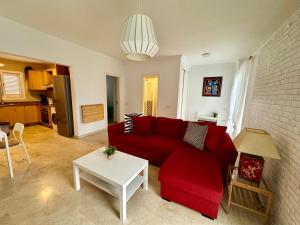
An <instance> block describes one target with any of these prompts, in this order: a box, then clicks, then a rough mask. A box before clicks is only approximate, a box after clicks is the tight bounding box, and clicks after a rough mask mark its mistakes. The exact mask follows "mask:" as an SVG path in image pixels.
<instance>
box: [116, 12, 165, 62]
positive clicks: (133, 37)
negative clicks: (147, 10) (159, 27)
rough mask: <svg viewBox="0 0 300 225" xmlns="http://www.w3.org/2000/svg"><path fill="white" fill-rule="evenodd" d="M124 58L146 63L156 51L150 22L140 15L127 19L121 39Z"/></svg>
mask: <svg viewBox="0 0 300 225" xmlns="http://www.w3.org/2000/svg"><path fill="white" fill-rule="evenodd" d="M120 44H121V47H122V49H123V51H124V52H125V54H126V57H127V58H128V59H131V60H135V61H146V60H148V59H150V58H152V57H153V56H154V55H155V54H156V53H157V51H158V49H159V48H158V45H157V41H156V37H155V33H154V28H153V24H152V20H151V19H150V18H149V17H148V16H146V15H142V14H135V15H132V16H129V17H128V20H127V21H126V24H125V29H124V32H123V35H122V39H121V43H120Z"/></svg>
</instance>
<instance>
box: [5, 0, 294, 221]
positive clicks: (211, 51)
mask: <svg viewBox="0 0 300 225" xmlns="http://www.w3.org/2000/svg"><path fill="white" fill-rule="evenodd" d="M15 4H16V3H15V2H14V1H3V3H2V5H1V9H0V27H1V28H2V29H1V31H0V32H1V33H0V52H1V53H5V54H9V55H14V56H16V57H26V58H29V59H31V60H40V61H43V62H51V63H54V64H61V65H65V66H68V67H69V68H70V85H71V89H72V105H73V107H72V114H73V125H74V138H66V137H63V136H60V135H58V134H57V133H55V132H53V131H52V130H50V129H46V128H45V127H41V126H28V127H25V129H24V142H25V144H26V146H27V151H28V153H29V155H30V157H31V161H32V164H31V165H30V164H29V163H28V162H27V161H26V159H25V160H24V159H23V158H24V157H23V152H22V151H14V150H13V148H11V149H12V150H11V160H12V165H13V171H14V178H11V177H10V175H9V170H8V167H9V166H8V165H7V160H8V159H7V158H6V157H7V155H6V153H7V152H6V151H5V149H0V150H1V152H0V155H1V162H0V171H1V175H0V183H1V186H0V196H1V200H0V209H1V213H0V219H1V221H4V222H3V224H119V223H120V224H121V223H122V221H121V220H123V219H124V218H126V219H124V220H123V221H125V220H126V222H125V223H127V224H259V223H260V224H263V223H264V222H266V223H269V224H298V223H299V221H300V213H299V209H298V207H297V206H298V205H299V196H300V177H299V172H300V166H299V162H298V161H299V152H300V149H299V135H300V133H299V129H300V125H299V122H300V121H299V113H300V112H299V102H300V99H299V95H300V92H299V87H300V83H299V82H300V80H299V77H300V75H299V71H300V69H299V64H300V58H299V53H300V51H299V43H300V39H299V30H300V29H299V24H300V19H299V18H300V16H299V15H300V11H299V7H300V2H299V1H296V0H291V1H284V0H280V1H275V0H267V1H263V2H261V1H251V2H241V1H237V0H226V1H222V2H215V1H206V0H201V1H190V2H189V3H187V2H185V1H181V0H178V1H164V2H161V1H148V0H141V1H134V0H126V1H117V0H115V1H106V0H103V1H89V2H86V1H81V0H80V1H76V2H69V1H65V2H58V1H51V2H47V3H46V2H36V1H26V2H18V7H17V8H16V7H15ZM216 5H218V7H216ZM136 13H140V14H142V15H144V14H145V15H147V16H148V18H150V19H151V20H152V22H151V24H152V25H151V26H152V28H153V34H154V36H155V38H156V40H157V43H154V44H155V45H157V50H158V51H157V52H154V53H153V52H152V53H151V56H148V57H149V59H148V60H147V61H144V62H137V61H134V60H132V58H131V59H128V58H126V55H127V56H128V55H129V53H128V50H127V52H126V49H125V51H124V46H123V48H122V40H123V38H124V36H122V32H123V31H124V30H126V23H130V21H129V20H128V17H129V18H130V16H131V15H135V14H136ZM131 22H132V21H131ZM179 28H180V29H179ZM120 40H121V41H120ZM123 41H124V40H123ZM120 42H121V43H120ZM128 43H129V42H128ZM120 44H121V46H120ZM136 44H138V42H136ZM151 44H153V42H151ZM137 55H138V56H137V57H141V58H140V59H142V58H143V57H145V55H143V54H137ZM0 70H1V68H0ZM245 74H246V75H245ZM107 76H111V77H116V78H118V90H117V96H118V98H117V102H116V105H117V108H118V109H117V115H116V117H115V119H114V121H113V122H117V124H115V125H112V126H111V127H114V128H116V127H118V126H120V124H121V125H122V123H120V122H122V121H124V115H125V114H132V113H141V114H143V115H144V116H145V117H146V116H147V115H151V116H154V117H156V118H155V119H153V120H151V121H150V120H149V119H148V120H147V121H146V120H145V121H143V122H142V125H141V124H140V125H141V127H142V129H141V130H139V132H142V133H143V132H146V133H147V134H145V133H144V134H143V135H149V134H148V132H150V133H151V134H153V135H155V137H149V139H148V140H147V141H148V142H144V139H130V140H129V139H126V140H125V139H120V138H117V137H115V136H114V137H113V138H112V139H111V137H112V135H115V134H117V133H118V132H120V130H113V133H110V134H111V136H110V137H109V136H108V135H109V132H110V131H109V129H110V128H108V123H109V121H108V112H107V109H108V107H107V92H106V90H107V87H106V85H107V83H106V79H107ZM145 77H158V85H157V90H156V93H157V94H156V100H155V101H153V102H155V105H151V106H150V108H151V110H150V111H151V113H150V114H148V113H147V112H150V111H149V110H148V109H149V105H147V104H146V100H145V99H146V98H145V93H144V90H145V89H144V88H145V83H144V82H145ZM245 77H246V78H245ZM212 78H214V79H212ZM207 79H208V80H207ZM209 79H210V80H209ZM206 81H207V82H208V83H205V82H206ZM209 82H214V85H216V86H217V90H218V91H216V93H215V92H213V90H211V89H209V88H210V87H209V85H206V84H209ZM205 90H210V91H211V92H210V93H209V94H210V95H207V94H208V93H205ZM211 95H213V96H211ZM151 104H152V103H151ZM83 106H96V107H92V108H88V110H91V109H93V110H95V109H96V110H98V111H97V115H96V117H97V118H96V119H90V117H89V118H88V117H86V118H85V117H84V112H85V111H84V109H83ZM99 109H100V110H99ZM88 110H87V111H88ZM161 117H163V118H169V119H177V120H176V121H175V122H174V121H173V120H172V122H174V124H176V125H175V126H173V125H174V124H173V123H172V124H173V125H170V124H169V122H168V121H164V120H161V119H160V120H158V119H159V118H161ZM141 118H143V117H141ZM147 118H148V117H147ZM91 120H92V121H91ZM198 120H200V121H208V122H213V123H217V125H218V126H216V127H223V128H222V129H223V130H224V127H227V132H228V133H229V134H230V137H229V135H227V133H226V141H228V143H231V142H233V143H232V144H228V145H229V146H230V147H228V145H226V146H227V147H228V148H227V147H224V146H223V147H220V146H221V144H220V143H221V142H222V143H223V142H226V141H225V140H224V139H223V136H222V138H221V139H220V140H219V141H220V143H218V144H217V145H218V150H217V151H219V150H220V149H222V150H224V149H225V150H226V151H225V150H224V152H223V151H222V154H223V153H224V154H225V152H227V150H228V149H229V150H228V151H230V152H231V153H232V158H231V157H229V159H228V158H226V159H224V158H222V157H223V156H224V155H218V156H217V157H216V158H218V160H221V161H222V160H223V159H224V161H222V162H221V163H220V165H218V166H213V168H214V169H208V170H207V171H208V172H209V173H211V174H214V175H213V176H212V177H214V178H215V179H212V180H209V178H207V177H205V179H208V180H209V181H211V182H215V181H216V180H218V181H219V183H218V182H217V183H213V184H211V185H212V186H213V188H215V189H210V191H212V190H216V191H217V192H218V193H219V194H220V195H213V196H214V197H213V199H214V200H211V201H208V199H207V196H210V193H211V192H205V193H204V192H201V191H199V190H201V188H200V189H199V187H198V186H197V187H196V189H195V190H196V193H197V194H196V196H197V198H195V199H193V198H192V197H191V196H193V195H187V196H183V195H181V194H182V193H184V191H183V192H180V193H179V192H178V193H177V192H176V193H175V192H172V195H171V194H170V192H169V191H170V190H171V189H168V188H169V186H170V185H166V182H171V181H172V182H173V181H174V180H169V178H170V177H168V176H169V175H172V176H173V177H175V178H176V176H177V175H180V176H182V174H175V173H174V174H172V173H171V172H173V171H177V172H178V173H180V170H179V169H178V168H177V167H176V165H178V166H180V163H178V164H174V165H173V163H172V162H171V159H173V160H174V158H177V160H175V161H177V162H180V159H181V160H182V167H181V168H184V166H186V165H189V164H190V166H191V165H194V164H193V163H195V162H198V161H197V160H196V161H195V162H194V160H195V159H197V157H198V154H204V155H205V154H207V152H206V151H203V152H202V151H201V153H199V152H195V155H193V156H194V157H192V156H188V155H189V154H184V155H183V156H182V155H179V154H180V152H181V150H180V151H177V150H176V149H178V148H181V147H182V148H185V147H186V146H187V144H186V143H184V144H183V143H182V140H183V139H184V136H185V135H184V134H185V132H186V131H185V130H187V126H186V125H187V123H186V122H183V121H194V122H195V121H198ZM178 121H179V122H178ZM0 122H2V121H0ZM132 122H133V124H135V123H136V124H138V123H139V122H141V121H139V119H136V118H135V119H132ZM165 122H166V123H167V124H169V125H170V126H169V127H168V129H166V127H160V128H159V125H162V124H163V123H165ZM149 124H150V125H149ZM192 124H194V123H192ZM123 126H124V125H123ZM191 126H192V125H191ZM199 126H200V125H199ZM201 126H204V127H205V126H206V127H207V126H208V128H207V129H208V131H207V134H206V138H209V134H210V131H209V129H211V130H213V129H219V128H215V127H212V125H211V124H208V125H207V124H204V125H203V124H202V125H201ZM179 127H180V129H179ZM211 127H212V128H211ZM107 128H108V129H107ZM136 128H138V125H136ZM146 128H148V130H147V129H146ZM245 128H256V129H261V130H263V131H265V132H267V133H266V134H268V135H267V136H268V137H272V144H273V145H272V146H273V147H272V150H274V149H276V152H277V153H278V157H277V156H276V157H277V158H280V160H279V159H272V157H265V155H263V158H264V164H265V165H264V170H263V176H262V179H263V180H264V181H266V184H267V186H268V188H267V189H268V193H271V196H272V201H271V204H270V207H267V208H268V213H267V214H264V213H262V215H261V214H258V215H256V214H255V213H253V212H248V211H247V210H244V209H243V208H241V207H237V206H230V211H228V208H229V207H228V206H229V205H228V203H229V202H230V201H229V200H228V198H229V197H230V196H229V195H228V192H227V189H228V188H227V181H226V175H227V172H228V171H229V170H228V166H229V164H230V165H231V166H234V165H236V166H239V165H238V164H237V162H235V158H240V155H241V154H240V152H241V151H242V150H240V147H241V146H242V144H240V145H239V143H237V141H235V140H236V137H237V136H238V135H239V134H240V133H241V132H243V131H245V132H246V133H247V129H245ZM122 129H123V128H122ZM133 129H134V128H133ZM220 129H221V128H220ZM107 130H108V131H107ZM111 131H112V129H111ZM248 131H249V130H248ZM12 132H13V131H12V130H11V131H9V133H12ZM107 132H108V133H107ZM133 132H134V130H133ZM172 132H173V134H174V135H175V136H176V138H177V139H181V140H180V143H179V142H177V141H178V140H177V139H176V144H174V143H173V142H172V143H170V142H167V141H165V142H163V144H162V145H161V143H162V142H158V141H157V140H158V139H157V138H160V139H159V140H160V141H161V140H162V139H161V138H162V137H158V136H159V135H162V136H164V135H167V136H168V135H170V134H171V136H172ZM224 132H225V130H224ZM179 133H180V135H179ZM120 134H121V136H122V135H123V133H122V132H121V133H120ZM158 134H159V135H158ZM214 134H215V133H212V135H214ZM223 134H224V133H223ZM242 134H243V135H244V134H245V133H242ZM127 136H129V135H127ZM127 136H126V137H127ZM150 136H151V135H150ZM167 136H165V137H167ZM12 137H13V135H9V136H8V138H9V139H10V138H12ZM3 138H4V136H3ZM143 138H144V137H143ZM146 138H147V137H146ZM150 138H153V139H150ZM168 138H169V137H168ZM172 138H174V137H172ZM227 138H228V139H227ZM1 139H2V136H1ZM204 139H205V137H204ZM164 140H167V139H164ZM168 140H169V139H168ZM268 140H270V139H268ZM206 142H207V140H206ZM255 142H256V143H255ZM132 143H134V144H136V146H135V147H137V149H136V150H137V151H135V152H134V151H133V147H132ZM145 143H146V144H147V143H148V144H147V145H148V146H151V145H152V146H154V144H157V146H155V149H159V148H160V147H161V146H163V145H165V146H166V148H170V149H167V150H168V151H164V150H165V149H162V150H161V151H160V152H158V151H156V150H154V151H153V152H152V154H150V153H149V152H148V150H147V149H146V147H147V146H146V147H145V146H143V148H142V147H141V146H140V145H141V144H145ZM212 143H213V144H216V143H215V139H213V141H212ZM226 143H227V142H226ZM252 143H253V142H252ZM254 143H255V144H259V141H258V139H257V140H256V141H254ZM268 143H270V142H268ZM109 144H112V145H114V146H116V147H117V148H118V150H119V151H118V152H117V154H116V155H114V156H112V159H111V160H107V159H106V158H103V159H105V161H104V162H105V163H107V161H109V162H111V163H114V161H116V160H117V159H118V156H121V155H123V153H124V154H125V153H127V154H126V156H127V155H135V156H137V157H138V158H143V160H148V161H149V172H146V169H147V170H148V164H147V167H146V166H145V164H142V165H141V166H140V168H138V172H139V173H140V172H142V170H141V168H142V169H143V171H144V173H145V174H146V175H148V176H146V175H145V176H144V177H143V176H137V180H136V182H138V181H139V182H140V183H139V184H140V186H142V187H144V189H148V190H147V191H145V190H143V189H142V188H139V189H136V190H134V192H135V193H134V192H133V193H132V196H130V197H131V198H130V200H128V201H127V199H126V201H125V209H126V204H127V212H126V210H125V211H124V207H123V206H124V204H123V205H122V204H120V205H119V201H118V198H114V197H112V196H111V195H110V194H107V193H106V192H104V191H102V190H101V189H99V188H98V187H97V185H96V187H94V186H93V185H92V184H89V182H85V181H82V182H81V188H80V191H78V192H77V191H76V190H75V189H77V190H79V188H78V180H76V176H75V177H74V179H75V181H76V182H77V183H76V182H75V184H77V186H76V185H75V188H74V185H73V172H74V174H76V168H77V167H78V168H79V167H80V166H82V164H81V163H83V162H82V161H76V159H78V158H80V157H84V156H85V155H86V154H88V153H93V152H94V151H95V150H97V149H99V148H101V147H104V146H107V145H109ZM204 145H205V144H204ZM274 146H275V147H274ZM206 147H207V146H204V149H205V148H206ZM187 148H188V150H187V151H189V150H191V152H194V149H193V150H192V149H190V146H188V147H187ZM41 149H42V150H43V151H41ZM139 149H146V150H145V152H143V153H142V152H140V151H138V150H139ZM174 149H175V150H174ZM266 149H267V148H266ZM2 150H3V151H2ZM214 150H216V149H214ZM173 151H174V154H177V155H174V156H173ZM274 151H275V150H274ZM121 152H123V153H121ZM150 152H151V151H150ZM156 152H157V155H155V154H156ZM231 153H230V154H231ZM277 153H276V154H277ZM142 154H144V155H142ZM258 155H259V154H258ZM155 157H157V158H155ZM168 157H172V158H168ZM186 157H187V158H186ZM188 157H191V158H190V159H189V160H187V159H188ZM207 157H210V156H207ZM260 157H262V156H261V155H260ZM276 157H275V158H276ZM207 159H208V160H207V161H205V162H203V163H202V164H203V165H204V164H205V163H207V162H210V163H212V165H214V163H216V162H215V159H210V158H207ZM73 160H75V161H76V163H78V164H76V163H75V167H74V168H75V169H74V171H73V169H72V161H73ZM130 160H133V159H132V158H130V157H129V158H128V161H127V162H129V161H130ZM155 160H158V161H155ZM185 160H187V161H185ZM199 160H203V158H202V159H199ZM225 161H226V163H225ZM240 161H241V160H240ZM140 162H143V163H145V162H144V161H142V160H141V161H140ZM223 162H224V163H223ZM164 163H166V164H164ZM167 163H168V164H167ZM134 164H135V162H133V163H132V165H134ZM136 164H138V162H136ZM217 164H218V163H217ZM73 165H74V164H73ZM76 166H77V167H76ZM173 166H174V167H173ZM125 167H126V166H125ZM219 167H220V168H219ZM78 168H77V169H78ZM116 168H117V167H116ZM130 168H131V167H130V166H128V170H129V169H130ZM193 168H194V169H195V168H196V169H199V170H200V169H201V171H206V169H207V168H206V169H205V168H200V167H197V166H195V167H193ZM215 168H219V169H216V170H217V172H216V171H215ZM224 168H225V169H224ZM78 170H79V169H78ZM165 171H171V172H170V173H169V172H165ZM124 172H126V171H125V170H124ZM112 173H113V172H112ZM190 173H192V171H189V170H187V171H183V174H186V177H184V179H187V180H193V179H196V180H197V179H199V177H195V176H192V175H190ZM141 174H143V173H141ZM79 176H81V175H79ZM83 176H84V175H82V180H84V178H83ZM201 176H202V175H201ZM203 176H204V175H203ZM146 177H147V178H146ZM229 177H231V178H232V177H233V176H229ZM77 178H78V177H77ZM201 178H203V177H201ZM85 179H86V180H88V179H89V178H88V176H86V177H85ZM224 179H225V180H224ZM175 180H176V179H175ZM90 181H91V180H90ZM146 181H147V183H146ZM229 182H230V181H229ZM79 183H80V182H79ZM90 183H91V182H90ZM231 183H232V182H231ZM164 185H165V186H164ZM173 185H175V186H178V187H179V186H180V185H181V184H177V183H176V184H173ZM197 185H200V184H199V183H197ZM201 185H202V183H201ZM201 185H200V186H201ZM147 186H149V187H148V188H147ZM171 186H172V185H171ZM208 186H209V185H208ZM185 187H186V188H187V190H189V189H188V187H190V186H185ZM216 187H218V188H216ZM256 188H259V187H256ZM104 190H105V189H104ZM172 190H173V189H172ZM193 190H194V189H193ZM255 190H257V189H255ZM223 192H224V193H223ZM203 193H204V194H203ZM221 193H222V194H221ZM263 193H265V192H263ZM117 195H118V194H117ZM202 195H203V196H202ZM233 195H234V193H233ZM179 196H180V197H179ZM119 198H120V199H122V198H121V197H120V196H119ZM178 198H180V199H178ZM187 199H189V200H188V202H187ZM203 199H204V200H205V201H204V200H203ZM233 200H234V199H233ZM207 201H208V202H209V204H208V203H207ZM214 201H215V202H214ZM126 202H127V203H126ZM212 202H214V204H212V205H210V203H212ZM216 202H217V203H216ZM259 202H261V200H259ZM123 203H124V202H123ZM215 203H216V204H215ZM261 203H262V202H261ZM197 204H198V205H197ZM201 204H202V205H201ZM200 205H201V206H200ZM203 205H205V206H203ZM262 205H263V206H268V203H264V204H262ZM122 207H123V208H122ZM206 209H208V211H206ZM119 213H121V214H120V215H119ZM126 213H127V216H126ZM124 215H125V216H124ZM207 217H208V218H207ZM120 219H121V220H120Z"/></svg>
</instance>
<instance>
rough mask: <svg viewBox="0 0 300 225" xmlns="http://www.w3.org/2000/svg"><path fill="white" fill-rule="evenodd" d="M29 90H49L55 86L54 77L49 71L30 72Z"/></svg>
mask: <svg viewBox="0 0 300 225" xmlns="http://www.w3.org/2000/svg"><path fill="white" fill-rule="evenodd" d="M27 84H28V89H29V90H47V86H49V85H51V84H53V75H52V74H50V73H48V72H47V71H38V70H29V71H28V74H27Z"/></svg>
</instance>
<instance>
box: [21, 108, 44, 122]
mask: <svg viewBox="0 0 300 225" xmlns="http://www.w3.org/2000/svg"><path fill="white" fill-rule="evenodd" d="M24 112H25V114H24V115H25V124H32V123H37V122H40V121H41V112H40V106H39V105H26V106H24Z"/></svg>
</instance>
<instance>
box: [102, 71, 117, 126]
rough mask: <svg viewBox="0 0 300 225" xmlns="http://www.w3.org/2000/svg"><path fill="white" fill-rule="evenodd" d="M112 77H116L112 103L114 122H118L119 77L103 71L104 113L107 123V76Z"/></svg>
mask: <svg viewBox="0 0 300 225" xmlns="http://www.w3.org/2000/svg"><path fill="white" fill-rule="evenodd" d="M108 76H109V77H113V78H115V79H116V93H115V94H116V100H115V105H114V120H115V121H114V122H117V123H118V122H120V77H119V76H116V75H112V74H111V73H105V101H106V102H105V114H106V124H107V125H108V113H107V109H108V108H107V77H108Z"/></svg>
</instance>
